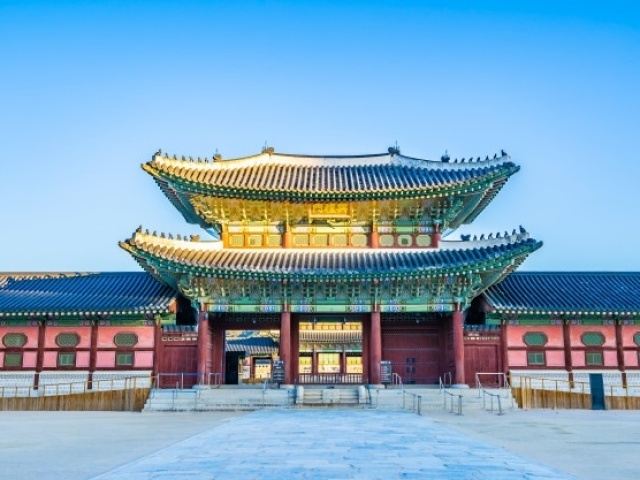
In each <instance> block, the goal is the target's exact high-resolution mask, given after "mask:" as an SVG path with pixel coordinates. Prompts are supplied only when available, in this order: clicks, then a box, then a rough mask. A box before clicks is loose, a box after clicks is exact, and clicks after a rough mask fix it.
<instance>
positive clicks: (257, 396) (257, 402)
mask: <svg viewBox="0 0 640 480" xmlns="http://www.w3.org/2000/svg"><path fill="white" fill-rule="evenodd" d="M294 394H295V392H294V390H292V389H287V388H282V389H262V388H213V389H209V388H194V389H191V390H175V389H168V390H158V389H156V390H152V391H151V394H150V395H149V398H148V400H147V403H146V404H145V406H144V409H143V412H204V411H252V410H260V409H264V408H274V409H285V408H291V407H292V406H293V403H294V402H293V401H294Z"/></svg>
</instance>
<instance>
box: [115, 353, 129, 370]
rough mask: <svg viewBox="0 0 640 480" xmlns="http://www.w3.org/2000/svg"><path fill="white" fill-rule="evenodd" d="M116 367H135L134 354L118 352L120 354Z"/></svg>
mask: <svg viewBox="0 0 640 480" xmlns="http://www.w3.org/2000/svg"><path fill="white" fill-rule="evenodd" d="M116 366H118V367H132V366H133V352H118V353H116Z"/></svg>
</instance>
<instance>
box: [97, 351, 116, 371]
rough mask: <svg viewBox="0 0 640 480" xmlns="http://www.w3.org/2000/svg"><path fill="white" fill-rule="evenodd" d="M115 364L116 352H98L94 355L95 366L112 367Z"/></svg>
mask: <svg viewBox="0 0 640 480" xmlns="http://www.w3.org/2000/svg"><path fill="white" fill-rule="evenodd" d="M115 365H116V352H98V354H97V356H96V367H97V368H112V367H115Z"/></svg>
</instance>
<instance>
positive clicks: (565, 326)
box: [562, 320, 573, 382]
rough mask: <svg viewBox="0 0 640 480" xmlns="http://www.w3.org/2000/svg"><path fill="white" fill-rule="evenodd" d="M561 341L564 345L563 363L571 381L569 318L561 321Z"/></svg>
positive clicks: (571, 360) (571, 363)
mask: <svg viewBox="0 0 640 480" xmlns="http://www.w3.org/2000/svg"><path fill="white" fill-rule="evenodd" d="M562 341H563V345H564V364H565V367H566V369H567V372H569V381H570V382H573V358H572V357H571V320H563V321H562Z"/></svg>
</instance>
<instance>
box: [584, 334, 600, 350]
mask: <svg viewBox="0 0 640 480" xmlns="http://www.w3.org/2000/svg"><path fill="white" fill-rule="evenodd" d="M581 339H582V343H583V344H584V345H586V346H588V347H601V346H602V345H603V344H604V335H603V334H601V333H600V332H586V333H583V334H582V337H581Z"/></svg>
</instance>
